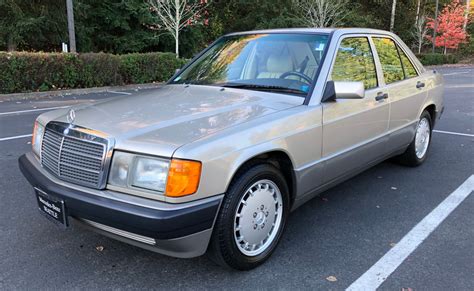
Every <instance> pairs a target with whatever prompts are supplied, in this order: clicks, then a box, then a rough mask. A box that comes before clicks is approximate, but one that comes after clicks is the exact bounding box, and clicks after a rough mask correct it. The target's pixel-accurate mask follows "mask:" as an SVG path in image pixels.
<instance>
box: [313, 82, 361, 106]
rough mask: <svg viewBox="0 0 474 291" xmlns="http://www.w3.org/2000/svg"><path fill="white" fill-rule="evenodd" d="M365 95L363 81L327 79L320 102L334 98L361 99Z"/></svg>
mask: <svg viewBox="0 0 474 291" xmlns="http://www.w3.org/2000/svg"><path fill="white" fill-rule="evenodd" d="M364 97H365V87H364V83H363V82H339V81H336V82H334V81H328V82H327V83H326V89H325V90H324V94H323V99H322V100H321V101H322V102H325V101H331V100H336V99H362V98H364Z"/></svg>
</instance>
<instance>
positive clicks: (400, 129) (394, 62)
mask: <svg viewBox="0 0 474 291" xmlns="http://www.w3.org/2000/svg"><path fill="white" fill-rule="evenodd" d="M372 40H373V43H374V45H375V48H376V51H377V55H378V59H379V60H380V64H381V67H382V72H383V83H384V88H385V89H386V90H388V93H389V96H390V98H389V100H390V122H389V132H390V138H389V142H388V144H387V146H388V150H389V151H394V150H397V149H400V148H401V147H403V146H406V145H408V144H409V143H410V142H411V140H412V139H413V136H414V132H415V126H416V122H417V121H418V114H419V110H420V107H421V105H422V104H423V102H424V100H425V98H426V96H427V90H426V86H425V82H426V80H425V78H424V77H423V76H421V75H419V73H418V72H417V70H416V69H415V66H414V65H413V64H412V62H411V61H410V59H409V58H408V56H407V54H406V53H405V52H404V50H403V49H402V48H401V46H399V45H398V44H397V43H396V41H395V40H393V39H392V38H390V37H388V36H374V37H372Z"/></svg>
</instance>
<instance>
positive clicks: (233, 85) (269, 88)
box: [216, 83, 307, 95]
mask: <svg viewBox="0 0 474 291" xmlns="http://www.w3.org/2000/svg"><path fill="white" fill-rule="evenodd" d="M216 85H217V86H221V87H227V88H238V89H249V90H258V91H266V92H277V93H291V94H298V95H306V94H307V92H305V91H303V90H298V89H294V88H287V87H282V86H271V85H256V84H239V83H224V84H216Z"/></svg>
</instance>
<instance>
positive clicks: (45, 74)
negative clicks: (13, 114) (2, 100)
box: [0, 52, 185, 94]
mask: <svg viewBox="0 0 474 291" xmlns="http://www.w3.org/2000/svg"><path fill="white" fill-rule="evenodd" d="M184 63H185V61H184V60H182V59H176V57H175V55H174V54H170V53H146V54H127V55H113V54H105V53H85V54H72V53H28V52H15V53H6V52H0V94H4V93H15V92H29V91H46V90H51V89H53V90H55V89H63V88H87V87H98V86H113V85H122V84H134V83H148V82H163V81H166V80H167V79H168V78H170V77H171V76H172V75H173V73H174V71H175V70H176V69H177V68H180V67H181V66H182V65H183V64H184Z"/></svg>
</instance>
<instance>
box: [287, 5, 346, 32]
mask: <svg viewBox="0 0 474 291" xmlns="http://www.w3.org/2000/svg"><path fill="white" fill-rule="evenodd" d="M292 2H293V6H294V7H295V10H296V11H298V15H297V16H298V17H299V18H300V19H301V21H302V23H303V24H304V25H305V26H308V27H331V26H337V25H338V24H340V23H341V21H342V20H343V19H344V17H345V16H346V15H347V9H346V6H347V3H348V0H293V1H292Z"/></svg>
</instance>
